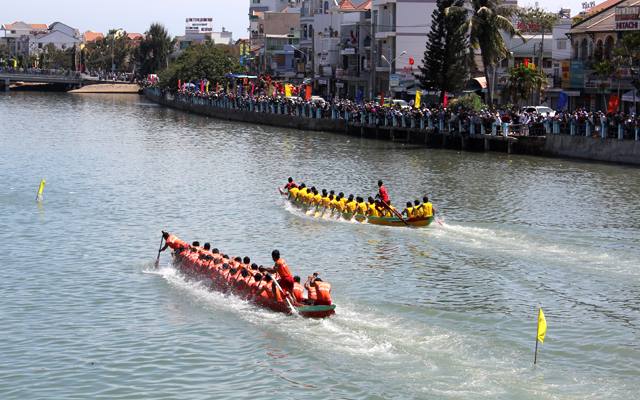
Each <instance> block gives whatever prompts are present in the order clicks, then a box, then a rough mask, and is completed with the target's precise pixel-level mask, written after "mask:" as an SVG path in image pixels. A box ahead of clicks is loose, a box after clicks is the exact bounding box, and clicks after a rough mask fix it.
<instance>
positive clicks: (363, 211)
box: [356, 196, 367, 216]
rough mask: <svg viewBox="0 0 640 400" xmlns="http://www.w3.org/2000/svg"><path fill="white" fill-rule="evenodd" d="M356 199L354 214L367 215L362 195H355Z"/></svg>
mask: <svg viewBox="0 0 640 400" xmlns="http://www.w3.org/2000/svg"><path fill="white" fill-rule="evenodd" d="M356 201H357V202H358V207H357V208H356V214H358V215H364V216H366V215H367V203H365V202H364V199H363V198H362V197H359V196H358V197H357V198H356Z"/></svg>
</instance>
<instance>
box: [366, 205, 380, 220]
mask: <svg viewBox="0 0 640 400" xmlns="http://www.w3.org/2000/svg"><path fill="white" fill-rule="evenodd" d="M367 205H368V206H369V216H370V217H379V216H380V213H379V212H378V209H377V208H376V205H375V203H373V204H371V203H369V204H367Z"/></svg>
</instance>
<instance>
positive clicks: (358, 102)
mask: <svg viewBox="0 0 640 400" xmlns="http://www.w3.org/2000/svg"><path fill="white" fill-rule="evenodd" d="M360 100H362V92H361V91H360V90H358V93H356V104H360Z"/></svg>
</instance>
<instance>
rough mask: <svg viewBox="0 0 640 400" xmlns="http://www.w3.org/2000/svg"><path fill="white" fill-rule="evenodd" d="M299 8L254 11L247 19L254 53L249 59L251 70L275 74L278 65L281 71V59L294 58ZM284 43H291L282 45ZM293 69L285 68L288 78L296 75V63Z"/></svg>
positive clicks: (296, 44)
mask: <svg viewBox="0 0 640 400" xmlns="http://www.w3.org/2000/svg"><path fill="white" fill-rule="evenodd" d="M299 10H300V9H299V8H285V9H283V10H282V11H281V12H272V11H264V12H263V11H253V14H252V15H251V16H250V20H249V21H250V27H249V29H250V32H251V36H250V42H251V52H252V54H254V57H253V60H252V61H251V63H250V65H251V66H252V72H253V73H255V74H264V73H266V74H275V73H276V72H277V71H276V70H277V69H278V68H277V66H278V65H279V66H280V67H281V68H279V71H278V72H282V67H283V64H282V63H284V62H285V61H284V60H285V59H289V58H291V59H292V58H295V52H296V49H297V48H298V46H299V44H300V12H299ZM285 45H292V46H294V47H286V48H285V47H284V46H285ZM296 64H297V63H296ZM288 65H289V64H288ZM287 68H288V67H287ZM294 69H295V71H288V70H287V71H285V72H287V78H293V77H297V75H298V73H297V69H298V67H297V66H296V67H294ZM292 72H295V73H294V74H292ZM282 76H284V75H282Z"/></svg>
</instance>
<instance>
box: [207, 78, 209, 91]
mask: <svg viewBox="0 0 640 400" xmlns="http://www.w3.org/2000/svg"><path fill="white" fill-rule="evenodd" d="M208 91H209V81H207V92H208Z"/></svg>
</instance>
